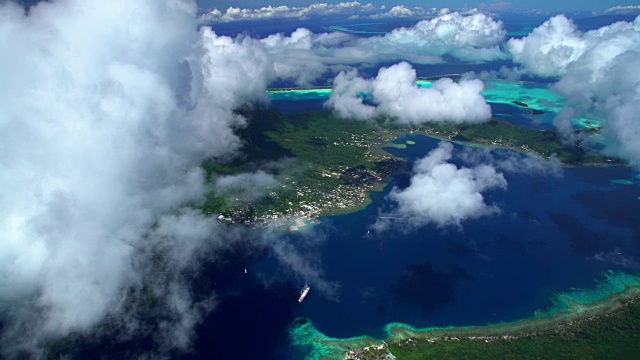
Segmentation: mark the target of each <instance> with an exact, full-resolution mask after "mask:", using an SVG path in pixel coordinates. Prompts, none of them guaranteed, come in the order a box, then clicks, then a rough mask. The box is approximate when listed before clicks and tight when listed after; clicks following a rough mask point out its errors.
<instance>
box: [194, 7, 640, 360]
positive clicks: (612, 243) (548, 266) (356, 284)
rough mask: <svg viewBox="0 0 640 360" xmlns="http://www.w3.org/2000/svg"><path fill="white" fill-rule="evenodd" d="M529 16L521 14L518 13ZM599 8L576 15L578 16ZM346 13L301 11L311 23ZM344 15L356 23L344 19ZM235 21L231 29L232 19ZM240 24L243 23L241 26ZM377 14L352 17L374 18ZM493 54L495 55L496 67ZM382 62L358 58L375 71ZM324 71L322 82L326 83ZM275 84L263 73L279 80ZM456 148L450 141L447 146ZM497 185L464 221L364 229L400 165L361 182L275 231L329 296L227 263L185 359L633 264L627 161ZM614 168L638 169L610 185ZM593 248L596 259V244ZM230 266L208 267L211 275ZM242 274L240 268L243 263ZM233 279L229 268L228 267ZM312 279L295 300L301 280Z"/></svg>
mask: <svg viewBox="0 0 640 360" xmlns="http://www.w3.org/2000/svg"><path fill="white" fill-rule="evenodd" d="M525 20H526V21H525ZM544 20H546V17H544V18H542V17H541V18H529V19H521V18H520V17H518V18H516V17H514V18H509V19H505V22H506V24H507V27H508V29H509V31H511V32H514V33H515V32H518V31H520V30H522V29H525V28H530V27H532V26H537V25H538V24H540V23H541V22H542V21H544ZM594 21H595V22H597V19H596V20H591V21H590V20H583V21H581V22H580V21H579V22H580V24H581V26H582V27H583V28H585V29H588V28H590V27H589V25H591V23H592V22H594ZM298 25H299V24H298V23H295V24H294V23H288V22H278V23H273V24H269V23H267V24H266V25H263V26H262V27H255V26H254V25H253V24H244V25H242V24H240V25H238V24H236V25H235V27H234V25H232V24H230V25H219V26H217V29H216V30H217V31H218V32H219V33H224V34H232V35H233V34H237V33H238V32H243V33H247V34H250V35H252V36H258V35H263V36H264V35H266V34H270V33H273V32H274V31H273V30H274V29H277V31H285V32H290V31H293V30H294V29H295V28H296V27H297V26H298ZM332 25H349V24H348V22H344V21H343V22H340V23H335V24H333V23H326V22H324V23H323V22H317V23H314V22H313V21H310V22H309V23H307V24H303V26H307V27H309V28H311V29H312V30H313V31H315V32H319V31H323V29H326V27H327V26H332ZM352 25H353V24H352ZM238 26H240V29H242V30H241V31H238ZM244 26H246V29H245V28H244ZM381 26H382V25H375V26H369V27H363V26H359V27H358V28H359V29H366V30H375V29H378V28H381ZM501 65H503V64H492V65H491V67H492V68H494V67H495V68H496V69H497V68H499V66H501ZM379 66H382V65H380V64H378V65H376V66H375V67H372V68H371V69H365V70H364V71H363V73H364V74H365V75H367V76H372V75H375V73H376V72H377V69H378V68H379ZM486 68H487V65H486V64H480V65H465V64H453V65H452V64H443V65H437V66H425V67H418V74H419V76H433V75H441V74H448V73H461V72H465V71H470V70H474V71H475V70H481V69H486ZM326 80H327V79H323V80H322V81H321V82H320V83H323V82H326ZM281 85H282V84H276V85H274V86H281ZM273 105H274V106H275V107H276V108H278V109H279V110H281V111H284V112H290V111H304V110H309V109H321V108H322V101H314V100H310V101H298V102H274V104H273ZM492 107H493V111H494V113H497V114H503V115H504V114H506V115H510V116H509V121H511V122H513V123H516V124H518V125H528V126H532V127H536V126H543V125H540V124H530V123H528V120H527V119H526V118H525V117H521V116H518V114H517V113H516V111H518V108H517V107H515V106H509V105H492ZM406 139H411V140H413V141H415V142H416V145H413V146H409V147H408V148H407V149H405V150H400V149H389V151H390V152H393V153H395V154H397V155H399V156H403V157H405V158H406V159H408V160H409V162H410V163H411V162H412V161H414V160H415V159H417V158H419V157H422V156H424V155H426V153H427V152H428V151H429V150H430V149H432V148H434V147H435V146H437V141H436V140H433V139H429V138H426V137H420V136H408V137H407V138H405V139H404V140H406ZM456 149H458V150H459V149H460V147H459V146H456ZM504 175H505V177H506V179H507V181H508V183H509V186H508V189H507V190H506V191H503V190H496V191H490V192H487V193H485V194H484V195H485V199H486V202H487V203H490V204H496V205H498V206H499V207H500V209H501V211H502V212H501V214H500V215H494V216H489V217H484V218H480V219H476V220H471V221H466V222H464V223H463V227H462V228H461V229H457V228H446V229H439V228H436V227H434V226H426V227H423V228H421V229H418V230H417V231H414V232H411V233H408V234H405V233H401V232H399V231H390V232H385V233H382V234H377V233H375V232H370V233H367V232H368V231H369V227H370V226H371V225H372V224H373V223H374V222H375V221H376V219H377V217H378V213H379V209H380V208H384V209H388V208H390V207H391V206H393V204H390V203H389V202H388V201H386V199H385V196H386V194H387V193H388V192H389V190H390V189H391V188H392V187H393V186H400V187H403V186H407V185H408V181H409V178H408V176H407V175H406V174H405V175H398V176H397V177H396V178H395V179H394V181H393V182H392V183H391V184H389V186H387V187H386V188H385V190H384V191H382V192H379V193H374V194H372V198H373V203H372V204H371V205H370V206H369V207H367V208H366V209H364V210H362V211H359V212H356V213H353V214H349V215H343V216H333V217H325V218H322V219H321V224H320V225H317V226H315V227H314V228H313V229H309V230H306V231H305V232H304V233H290V234H282V238H281V239H280V241H283V242H288V243H289V244H290V245H291V246H293V247H294V248H296V249H297V250H298V251H300V252H301V253H303V254H305V255H306V257H307V258H308V259H313V260H314V261H315V262H316V264H317V265H318V266H317V268H319V269H321V271H323V272H324V275H323V279H324V280H325V281H328V282H337V283H339V284H340V285H341V289H342V290H341V292H340V295H339V297H338V300H337V301H334V300H332V299H330V298H328V297H326V296H325V294H323V293H322V291H320V290H319V286H318V284H317V283H314V282H313V281H312V280H311V279H307V278H304V276H299V275H295V274H294V273H292V272H291V271H289V270H288V269H287V268H286V267H284V266H282V265H280V264H279V263H278V262H277V261H275V260H274V259H273V258H272V257H271V256H270V255H269V254H265V255H264V256H260V257H257V258H252V261H253V262H252V263H251V262H249V263H246V262H245V263H242V264H236V266H235V267H232V269H231V270H229V273H231V272H232V273H233V274H236V275H234V276H236V277H237V273H241V271H242V270H241V269H242V268H243V267H247V268H248V269H249V274H248V275H247V276H246V277H244V278H243V279H242V280H238V279H236V280H237V281H236V282H237V283H240V284H242V285H241V286H235V287H234V285H233V282H230V283H229V284H228V287H227V288H228V289H235V290H234V291H227V292H221V293H220V297H219V300H220V305H219V307H218V308H217V310H216V311H215V312H214V313H213V314H212V315H211V316H210V317H209V318H208V319H207V320H206V322H205V323H204V324H203V325H202V326H201V327H200V328H199V329H198V332H197V336H198V340H197V342H196V349H195V350H196V352H195V353H193V354H190V355H188V356H186V357H187V358H216V359H299V358H303V356H304V354H303V353H300V352H297V351H300V349H292V348H291V347H290V346H289V345H288V338H287V330H288V328H289V326H290V325H291V324H292V323H293V322H294V321H295V319H296V318H300V317H306V318H309V319H310V320H311V321H312V322H313V324H314V325H315V326H316V327H317V328H318V329H319V330H320V331H322V332H324V333H325V334H326V335H328V336H333V337H351V336H357V335H365V334H366V335H374V336H382V335H383V333H382V330H383V326H384V325H385V324H387V323H389V322H406V323H408V324H411V325H415V326H419V327H423V326H437V325H473V324H485V323H488V322H497V321H509V320H514V319H519V318H523V317H529V316H531V315H532V314H533V312H534V311H535V310H537V309H544V308H547V307H549V306H550V305H551V302H550V301H551V298H552V296H553V294H555V293H558V292H561V291H566V290H569V289H571V288H591V287H593V286H594V284H595V281H596V280H598V279H599V278H600V277H601V275H602V274H603V273H604V272H605V271H606V270H609V269H614V270H622V271H628V272H635V271H637V270H638V269H639V268H640V265H639V263H638V262H639V261H640V260H639V259H640V218H639V217H640V215H639V214H640V200H638V197H639V196H640V187H639V185H638V179H636V178H635V175H636V174H635V173H634V172H633V171H632V170H631V169H628V168H624V167H602V168H567V169H564V172H563V176H562V177H560V178H557V177H551V176H532V175H524V174H514V173H504ZM612 179H635V180H634V181H635V183H634V185H615V184H612V183H610V180H612ZM597 254H601V256H598V258H599V259H601V260H598V259H596V258H595V257H594V255H597ZM227 275H229V274H226V273H223V274H215V276H216V277H217V278H218V279H220V278H224V277H225V276H227ZM241 276H242V275H241ZM234 281H235V280H234ZM306 281H309V282H310V285H311V286H312V290H311V292H310V293H309V296H308V297H307V298H306V300H305V301H304V302H303V303H301V304H299V303H298V302H297V301H296V300H297V297H298V291H299V289H300V287H301V286H302V284H303V283H304V282H306Z"/></svg>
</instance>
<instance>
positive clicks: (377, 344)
mask: <svg viewBox="0 0 640 360" xmlns="http://www.w3.org/2000/svg"><path fill="white" fill-rule="evenodd" d="M550 300H551V301H550V306H549V307H548V308H547V309H544V310H538V311H535V312H534V313H533V315H532V316H531V317H529V318H523V319H520V320H515V321H511V322H499V323H488V324H486V325H471V326H451V327H427V328H416V327H413V326H411V325H407V324H403V323H389V324H387V325H386V326H385V327H384V329H385V333H386V336H385V337H384V338H383V339H377V338H375V337H371V336H366V335H364V336H358V337H352V338H345V339H337V338H331V337H328V336H326V335H324V334H322V333H321V332H319V331H318V330H316V329H315V328H314V327H313V324H312V323H311V321H309V320H307V319H298V320H297V322H299V323H300V324H298V325H296V324H294V326H293V327H292V329H291V333H290V336H291V338H292V340H293V343H294V344H295V345H298V346H304V347H310V348H311V352H310V354H309V356H308V357H307V359H328V360H331V359H358V358H359V357H358V355H359V354H362V353H363V352H369V351H372V352H376V351H382V350H383V349H384V350H385V351H386V349H387V344H399V343H413V342H416V343H417V342H425V341H426V342H429V343H434V342H438V341H452V340H453V341H456V340H459V339H461V338H462V339H465V340H467V339H468V340H472V341H482V342H490V341H494V340H498V339H501V340H509V339H517V338H521V337H532V336H536V335H538V333H540V332H546V331H553V330H554V329H557V328H559V327H567V326H573V325H575V324H577V323H579V322H582V321H587V320H597V319H598V318H599V317H602V316H605V315H607V314H611V313H614V312H616V311H619V310H621V309H624V308H626V307H627V306H628V305H629V304H633V303H635V302H638V301H640V274H638V275H632V274H627V273H621V272H613V271H608V272H607V273H605V274H603V279H600V280H598V281H596V284H595V286H594V288H592V289H582V290H573V291H569V292H562V293H558V294H556V295H555V296H554V297H552V298H551V299H550ZM384 353H385V354H386V352H384Z"/></svg>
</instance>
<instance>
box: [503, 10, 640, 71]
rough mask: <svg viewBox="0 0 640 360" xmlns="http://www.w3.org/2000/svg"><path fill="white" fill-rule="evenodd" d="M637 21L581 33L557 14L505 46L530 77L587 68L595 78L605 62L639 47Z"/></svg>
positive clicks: (639, 24)
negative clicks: (573, 68)
mask: <svg viewBox="0 0 640 360" xmlns="http://www.w3.org/2000/svg"><path fill="white" fill-rule="evenodd" d="M639 29H640V21H639V20H638V19H636V21H635V22H633V23H629V22H624V21H621V22H617V23H614V24H611V25H609V26H604V27H602V28H600V29H596V30H591V31H587V32H582V31H580V30H579V29H578V27H577V25H576V24H575V23H574V22H573V21H571V20H570V19H568V18H567V17H566V16H564V15H557V16H554V17H552V18H550V19H549V20H547V21H545V22H544V23H543V24H542V25H540V26H539V27H537V28H535V29H534V30H533V31H532V32H531V34H529V35H527V36H526V37H524V38H521V39H510V40H509V42H508V43H507V48H508V49H509V51H510V53H511V55H512V57H513V61H514V62H516V63H519V64H521V65H522V66H523V67H524V69H525V70H526V71H528V72H530V73H531V74H533V75H537V76H543V77H553V76H562V75H564V74H566V73H567V71H569V70H571V69H569V66H575V67H587V68H588V69H589V70H590V71H591V73H592V74H591V76H589V78H591V77H592V76H598V75H599V74H598V73H597V71H598V70H601V69H602V68H603V67H604V66H606V65H607V63H608V62H610V61H611V60H613V58H615V57H616V56H618V55H620V54H622V53H623V52H625V51H628V50H634V51H637V50H638V49H639V47H640V40H638V31H639Z"/></svg>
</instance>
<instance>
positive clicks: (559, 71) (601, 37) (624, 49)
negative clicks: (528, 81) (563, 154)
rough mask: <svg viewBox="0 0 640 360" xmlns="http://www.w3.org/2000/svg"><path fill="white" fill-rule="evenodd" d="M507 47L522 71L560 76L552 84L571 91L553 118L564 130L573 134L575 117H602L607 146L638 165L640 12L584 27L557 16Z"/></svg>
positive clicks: (639, 152)
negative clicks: (630, 17)
mask: <svg viewBox="0 0 640 360" xmlns="http://www.w3.org/2000/svg"><path fill="white" fill-rule="evenodd" d="M508 46H509V49H510V52H511V53H512V54H513V56H514V61H516V62H518V63H520V64H521V65H522V66H523V70H525V71H527V72H529V73H531V74H534V75H538V76H548V77H559V81H558V83H557V84H555V85H554V89H555V90H556V91H559V92H560V93H562V94H564V95H565V96H567V101H566V103H565V107H564V109H563V111H562V112H561V113H560V115H559V116H558V117H557V118H556V120H555V123H556V125H557V126H558V128H559V129H560V130H561V131H563V132H565V133H567V134H569V135H570V134H571V132H570V131H571V121H572V120H573V119H574V118H576V117H580V116H585V117H590V118H596V119H601V120H603V130H602V136H601V137H600V138H601V141H602V142H603V143H606V144H607V151H609V152H610V153H611V154H612V155H616V156H620V157H622V158H624V159H626V160H629V161H630V162H632V163H633V164H636V165H637V164H640V142H639V141H638V136H637V135H638V134H639V133H640V123H639V122H638V121H637V116H636V114H637V113H638V111H640V107H639V105H638V104H639V103H640V93H639V91H638V89H639V88H640V75H639V72H638V71H637V69H638V66H639V65H640V17H638V18H636V19H635V21H633V22H626V21H620V22H616V23H613V24H611V25H608V26H603V27H601V28H599V29H595V30H590V31H587V32H581V31H579V30H578V29H577V27H576V25H575V24H574V23H573V22H572V21H570V20H569V19H567V18H566V17H565V16H564V15H558V16H555V17H553V18H551V19H549V20H548V21H547V22H545V23H544V24H543V25H541V26H540V27H538V28H536V29H535V30H534V31H533V32H532V33H531V34H530V35H528V36H526V37H524V38H522V39H512V40H510V41H509V44H508Z"/></svg>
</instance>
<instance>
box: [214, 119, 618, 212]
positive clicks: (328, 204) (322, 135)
mask: <svg viewBox="0 0 640 360" xmlns="http://www.w3.org/2000/svg"><path fill="white" fill-rule="evenodd" d="M240 113H241V114H242V115H244V116H246V117H247V118H248V119H249V122H250V124H251V125H250V126H248V127H247V128H245V129H243V130H241V131H240V132H239V135H240V137H241V138H242V139H243V141H244V143H245V147H244V157H243V158H241V159H236V160H234V161H230V162H227V163H220V162H216V161H213V160H210V161H206V162H205V163H204V164H203V168H204V169H205V171H206V173H207V177H208V179H209V180H210V181H211V182H212V183H213V182H214V181H215V178H214V177H215V176H220V175H232V174H237V173H241V172H246V171H253V170H255V169H258V168H268V172H269V173H272V174H274V175H275V178H276V180H277V181H278V182H279V185H277V186H274V187H273V188H271V189H266V191H265V193H264V194H263V195H264V196H262V197H261V198H260V199H259V200H256V199H248V198H244V197H242V195H237V196H236V195H232V196H229V194H225V195H224V196H223V195H221V194H218V195H217V194H215V193H211V194H209V196H208V198H207V203H206V204H205V206H204V209H203V210H204V211H205V212H206V213H221V214H223V215H224V216H225V218H226V219H227V220H229V221H233V222H254V221H257V220H268V219H274V218H283V217H284V218H288V217H291V216H297V217H306V218H312V217H315V216H317V215H321V214H331V213H336V212H340V211H348V210H352V209H355V208H358V207H359V206H362V205H363V204H366V203H367V201H368V199H369V196H368V193H367V191H368V190H370V189H371V188H373V187H374V186H377V185H379V184H384V182H385V181H386V179H387V178H388V177H389V176H390V175H391V174H393V173H395V172H397V171H398V170H399V169H400V168H402V167H403V161H401V160H400V159H397V158H394V157H392V156H391V155H389V154H388V153H386V152H384V151H383V150H382V147H383V146H390V144H389V143H388V142H387V141H388V140H391V139H394V138H395V136H396V134H397V133H399V132H409V131H412V132H414V133H418V134H420V133H421V134H425V135H427V136H432V137H438V138H443V139H449V140H452V141H457V142H461V143H467V144H474V145H494V146H501V147H506V148H511V149H516V150H519V151H532V152H536V153H538V154H540V155H543V156H547V157H548V156H551V155H552V154H557V156H558V158H559V159H560V161H562V162H563V163H565V164H576V165H593V164H610V163H616V162H619V161H618V160H616V159H609V158H606V157H604V156H602V155H600V154H597V153H595V152H592V151H589V150H587V149H585V148H584V147H582V146H581V145H580V144H578V145H577V146H566V145H564V144H563V143H562V139H561V137H560V135H559V134H558V133H557V132H556V131H551V130H532V129H527V128H523V127H519V126H514V125H511V124H509V123H507V122H506V121H503V120H500V119H492V120H491V121H489V122H487V123H484V124H477V125H458V124H446V123H434V124H427V125H420V126H413V127H409V126H398V125H393V124H391V123H389V122H388V121H387V119H383V118H379V119H376V120H375V121H372V122H365V121H356V120H345V119H341V118H338V117H336V116H335V115H334V114H333V113H332V112H330V111H308V112H298V113H289V114H283V113H280V112H278V111H277V110H274V109H264V108H252V109H244V110H242V111H240ZM580 131H582V132H584V133H585V135H589V134H591V133H592V132H594V131H596V130H594V129H586V130H580ZM401 146H405V147H406V145H405V144H402V145H401ZM283 159H289V160H288V162H283Z"/></svg>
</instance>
